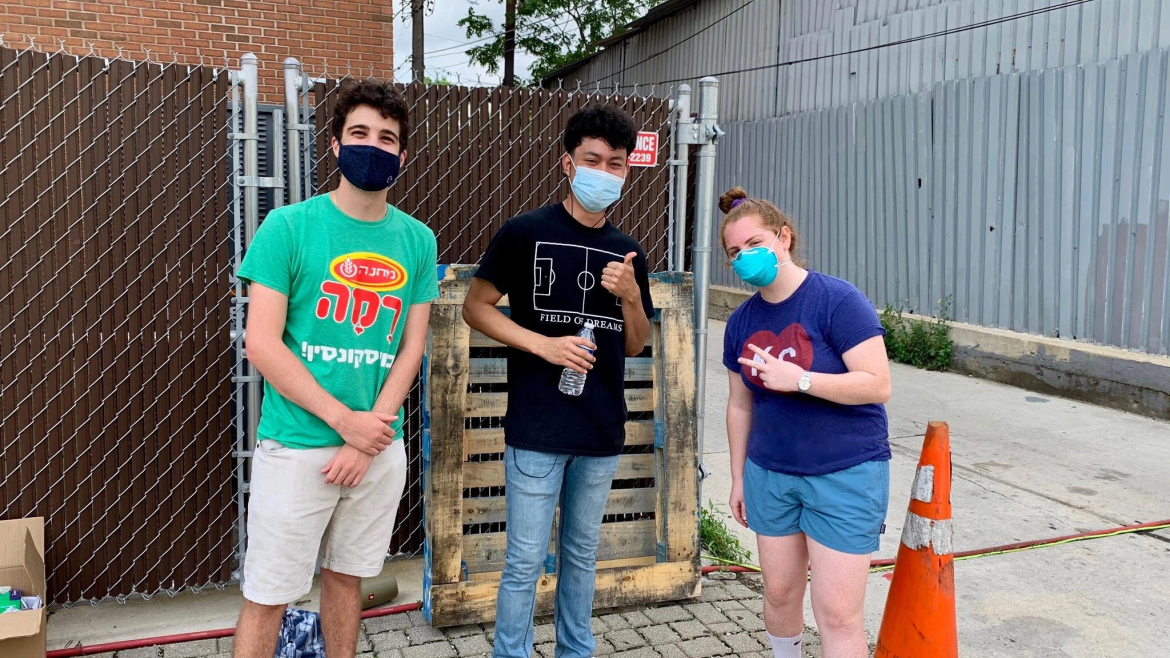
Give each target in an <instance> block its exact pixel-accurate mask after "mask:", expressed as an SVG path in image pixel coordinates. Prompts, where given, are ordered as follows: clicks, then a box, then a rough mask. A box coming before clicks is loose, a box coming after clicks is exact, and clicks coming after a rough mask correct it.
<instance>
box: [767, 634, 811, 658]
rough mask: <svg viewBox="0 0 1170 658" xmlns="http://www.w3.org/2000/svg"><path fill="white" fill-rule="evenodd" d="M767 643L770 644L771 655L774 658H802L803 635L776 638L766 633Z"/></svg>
mask: <svg viewBox="0 0 1170 658" xmlns="http://www.w3.org/2000/svg"><path fill="white" fill-rule="evenodd" d="M765 633H767V631H765ZM768 642H771V643H772V655H774V656H776V658H804V651H803V646H802V645H803V644H804V633H801V634H800V635H797V636H796V637H776V636H774V635H772V634H771V633H768Z"/></svg>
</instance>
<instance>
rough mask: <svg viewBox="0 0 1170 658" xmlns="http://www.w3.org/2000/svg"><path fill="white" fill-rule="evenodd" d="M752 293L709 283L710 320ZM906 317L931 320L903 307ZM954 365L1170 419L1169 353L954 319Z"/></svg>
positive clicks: (719, 317) (992, 378) (723, 318)
mask: <svg viewBox="0 0 1170 658" xmlns="http://www.w3.org/2000/svg"><path fill="white" fill-rule="evenodd" d="M748 296H749V293H747V292H745V291H742V290H736V289H735V288H726V287H723V286H711V295H710V313H709V317H710V318H711V319H712V320H720V321H726V320H727V318H728V317H729V316H730V315H731V312H732V311H733V310H735V308H736V307H737V306H739V305H740V304H741V303H743V301H744V300H746V299H747V298H748ZM902 317H903V318H905V319H908V320H917V321H931V320H932V319H931V318H927V317H923V316H917V315H910V314H909V313H904V314H903V315H902ZM950 328H951V339H952V340H953V341H954V344H955V352H954V359H953V360H952V362H951V370H952V371H954V372H958V373H962V374H965V375H972V376H974V377H979V378H981V379H987V380H990V381H994V382H999V383H1001V384H1009V385H1011V386H1016V387H1019V388H1024V389H1027V390H1030V391H1036V392H1038V393H1045V394H1049V395H1058V396H1061V397H1066V398H1072V399H1074V400H1081V401H1083V402H1089V403H1091V404H1097V405H1101V406H1103V407H1109V408H1112V409H1120V410H1122V411H1128V412H1131V413H1135V414H1140V415H1142V416H1148V417H1151V418H1157V419H1160V420H1170V357H1165V356H1158V355H1153V354H1144V353H1140V352H1129V351H1126V350H1122V349H1118V348H1114V347H1104V346H1101V345H1094V344H1091V343H1081V342H1074V341H1070V340H1061V339H1059V338H1048V337H1045V336H1033V335H1031V334H1022V333H1017V332H1014V331H1006V330H1004V329H992V328H989V327H980V326H976V325H971V324H963V323H959V322H951V323H950Z"/></svg>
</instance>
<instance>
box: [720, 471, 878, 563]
mask: <svg viewBox="0 0 1170 658" xmlns="http://www.w3.org/2000/svg"><path fill="white" fill-rule="evenodd" d="M743 497H744V504H745V506H746V507H747V517H748V518H747V520H748V526H749V527H750V528H751V529H752V531H753V532H755V533H756V534H759V535H763V536H765V537H786V536H788V535H795V534H796V533H798V532H803V533H805V534H806V535H808V536H809V537H812V538H813V539H814V540H815V541H816V542H817V543H819V544H821V545H822V546H827V547H829V548H831V549H833V550H835V551H839V552H841V553H851V554H854V555H864V554H867V553H873V552H874V551H876V550H877V549H878V544H879V543H880V541H879V540H880V539H881V533H882V530H883V528H882V526H883V524H885V522H886V508H887V507H888V506H889V502H890V462H888V461H884V460H883V461H868V462H864V463H861V464H858V465H857V466H853V467H852V468H847V469H845V470H843V471H837V472H836V473H829V474H826V475H809V476H800V475H786V474H784V473H777V472H775V471H769V470H767V469H765V468H762V467H760V466H758V465H756V463H755V462H753V461H752V460H751V459H748V460H747V466H745V467H744V473H743Z"/></svg>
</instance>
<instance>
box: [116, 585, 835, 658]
mask: <svg viewBox="0 0 1170 658" xmlns="http://www.w3.org/2000/svg"><path fill="white" fill-rule="evenodd" d="M760 590H761V583H760V578H759V576H757V575H754V574H746V575H742V576H738V577H737V576H736V575H735V574H722V573H715V574H711V575H710V580H707V581H705V582H704V584H703V594H702V596H701V597H700V598H698V599H696V600H694V601H687V602H682V603H676V604H663V605H659V606H637V607H629V608H619V609H617V610H601V611H598V612H597V614H596V615H595V616H594V617H593V633H594V635H595V636H596V637H597V652H596V654H597V655H598V656H606V657H607V658H710V657H714V656H746V657H750V658H757V657H758V658H772V650H771V648H770V647H769V646H768V640H767V636H766V635H765V634H764V622H763V619H762V614H763V609H764V602H763V599H762V598H761V595H760ZM536 623H537V625H536V650H535V652H534V654H533V656H534V658H553V649H554V646H555V643H554V640H555V637H554V629H553V625H552V618H551V617H542V618H539V619H537V622H536ZM362 626H363V628H362V634H361V637H360V638H359V641H358V656H359V658H481V657H485V656H490V655H491V650H492V646H491V642H492V639H493V636H494V628H493V625H492V624H487V625H474V626H460V627H455V628H445V629H435V628H431V627H430V626H429V625H428V624H427V623H426V622H425V621H424V620H423V618H422V613H420V612H417V611H416V612H410V613H407V614H399V615H391V616H388V617H377V618H374V619H368V620H366V621H365V622H363V624H362ZM231 648H232V641H231V639H230V638H228V639H225V640H218V641H216V640H204V641H201V642H190V643H186V644H174V645H169V646H165V647H151V648H147V649H136V650H134V651H120V652H118V653H117V654H116V655H114V654H103V656H102V658H230V656H231ZM804 648H805V655H807V656H809V657H811V658H820V656H821V647H820V640H819V638H818V637H817V636H816V634H815V633H814V632H813V631H812V630H811V629H809V630H806V631H805V636H804Z"/></svg>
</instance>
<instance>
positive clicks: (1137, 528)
mask: <svg viewBox="0 0 1170 658" xmlns="http://www.w3.org/2000/svg"><path fill="white" fill-rule="evenodd" d="M1167 525H1170V519H1163V520H1161V521H1152V522H1150V523H1139V524H1137V525H1126V526H1121V527H1119V528H1107V529H1105V530H1094V531H1093V532H1084V533H1081V534H1079V535H1065V536H1063V537H1052V538H1050V539H1033V540H1031V541H1021V542H1016V543H1014V544H1001V545H999V546H991V547H989V548H976V549H974V550H970V551H960V552H958V553H955V554H954V556H955V559H956V560H958V559H962V558H969V557H979V556H983V555H995V554H997V553H1007V552H1010V551H1019V550H1023V549H1026V548H1036V547H1039V546H1047V545H1049V544H1060V543H1063V542H1068V541H1076V540H1080V539H1092V538H1094V537H1105V536H1108V535H1118V534H1125V533H1130V532H1141V531H1142V530H1154V529H1158V528H1164V527H1166V526H1167ZM892 566H894V560H893V559H889V558H887V559H884V560H873V561H872V562H870V563H869V568H870V569H873V568H874V567H892ZM716 571H727V572H731V573H759V572H760V569H759V568H758V567H741V566H719V565H709V566H706V567H703V573H714V572H716Z"/></svg>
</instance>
